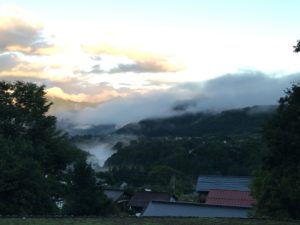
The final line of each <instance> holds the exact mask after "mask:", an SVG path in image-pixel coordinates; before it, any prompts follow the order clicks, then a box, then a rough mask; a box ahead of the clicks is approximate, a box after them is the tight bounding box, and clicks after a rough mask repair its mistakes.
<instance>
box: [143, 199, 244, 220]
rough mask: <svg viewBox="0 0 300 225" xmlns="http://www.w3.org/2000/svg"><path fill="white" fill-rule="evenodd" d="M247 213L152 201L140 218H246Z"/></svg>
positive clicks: (212, 206) (200, 205) (229, 209)
mask: <svg viewBox="0 0 300 225" xmlns="http://www.w3.org/2000/svg"><path fill="white" fill-rule="evenodd" d="M248 213H249V209H247V208H243V207H228V206H215V205H208V204H195V203H183V202H162V201H152V202H150V203H149V204H148V206H147V208H146V209H145V210H144V212H143V214H142V216H149V217H155V216H164V217H166V216H172V217H174V216H177V217H229V218H234V217H236V218H247V217H248Z"/></svg>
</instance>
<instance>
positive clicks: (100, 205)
mask: <svg viewBox="0 0 300 225" xmlns="http://www.w3.org/2000/svg"><path fill="white" fill-rule="evenodd" d="M70 175H71V177H70V185H69V192H68V195H67V197H66V202H65V206H64V213H66V214H71V215H74V216H87V215H93V216H100V215H101V216H107V215H111V214H113V213H114V212H115V208H114V206H113V204H112V202H111V201H110V200H109V199H107V198H106V196H104V194H103V192H101V191H100V189H99V188H98V187H97V186H96V177H95V172H94V170H93V169H92V168H91V166H90V165H88V164H87V163H86V162H85V161H84V160H81V161H79V162H77V163H76V164H75V165H74V169H73V170H72V172H71V173H70Z"/></svg>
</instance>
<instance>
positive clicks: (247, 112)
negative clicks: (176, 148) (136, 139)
mask: <svg viewBox="0 0 300 225" xmlns="http://www.w3.org/2000/svg"><path fill="white" fill-rule="evenodd" d="M275 109H276V106H254V107H247V108H243V109H235V110H227V111H223V112H218V113H217V112H214V113H213V112H199V113H193V114H192V113H189V114H184V115H180V116H176V117H170V118H163V119H147V120H142V121H140V122H139V123H136V124H128V125H127V126H124V127H123V128H121V129H119V130H118V131H117V133H119V134H135V135H139V136H140V135H143V136H146V137H162V136H180V137H190V136H192V137H199V136H208V135H209V136H211V135H212V136H231V135H241V134H242V135H246V134H253V133H257V132H259V130H260V129H261V127H262V125H263V124H264V123H265V122H266V121H267V120H269V119H270V118H271V117H272V115H273V113H274V112H275Z"/></svg>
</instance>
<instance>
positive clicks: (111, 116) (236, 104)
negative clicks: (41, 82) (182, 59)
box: [58, 71, 300, 126]
mask: <svg viewBox="0 0 300 225" xmlns="http://www.w3.org/2000/svg"><path fill="white" fill-rule="evenodd" d="M299 81H300V74H292V75H289V76H284V77H277V78H276V77H272V76H267V75H266V74H263V73H259V72H252V71H249V72H247V71H246V72H241V73H238V74H227V75H224V76H221V77H218V78H215V79H212V80H208V81H206V82H199V83H184V84H178V85H174V86H173V87H172V88H170V89H168V90H164V91H153V92H150V93H146V94H131V95H129V96H127V97H123V98H117V99H114V100H112V101H109V102H106V103H103V104H100V105H98V106H97V107H94V108H86V109H83V110H81V111H78V112H66V113H64V114H61V115H58V117H59V118H69V119H70V121H73V122H74V123H77V124H80V125H85V126H86V125H87V126H88V125H98V124H116V125H118V126H123V125H125V124H127V123H130V122H138V121H140V120H142V119H146V118H158V117H168V116H174V115H178V114H182V113H186V112H199V111H220V110H226V109H232V108H241V107H247V106H253V105H274V104H277V101H278V99H279V98H280V97H281V96H283V95H284V90H286V88H288V87H290V86H291V84H292V83H293V82H299Z"/></svg>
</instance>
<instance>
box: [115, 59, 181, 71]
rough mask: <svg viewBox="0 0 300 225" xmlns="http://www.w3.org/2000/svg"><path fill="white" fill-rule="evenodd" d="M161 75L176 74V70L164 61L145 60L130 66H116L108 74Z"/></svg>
mask: <svg viewBox="0 0 300 225" xmlns="http://www.w3.org/2000/svg"><path fill="white" fill-rule="evenodd" d="M128 72H132V73H161V72H178V68H175V67H173V66H171V65H169V64H168V63H167V62H166V61H164V60H161V61H158V60H145V61H136V62H135V63H132V64H118V66H117V67H115V68H112V69H111V70H110V71H109V73H110V74H114V73H128Z"/></svg>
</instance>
